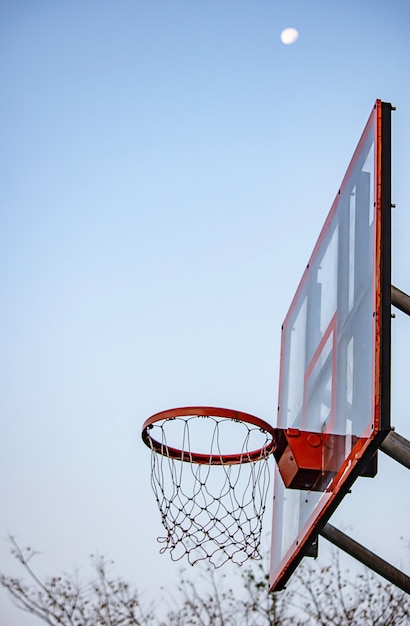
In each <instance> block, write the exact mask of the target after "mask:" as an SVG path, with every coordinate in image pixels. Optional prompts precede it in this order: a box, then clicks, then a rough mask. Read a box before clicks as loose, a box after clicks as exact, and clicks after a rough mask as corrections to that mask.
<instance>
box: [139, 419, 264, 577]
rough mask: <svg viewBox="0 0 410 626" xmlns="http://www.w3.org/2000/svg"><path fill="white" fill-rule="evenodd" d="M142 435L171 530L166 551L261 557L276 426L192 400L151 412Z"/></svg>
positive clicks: (217, 562) (219, 560) (220, 559)
mask: <svg viewBox="0 0 410 626" xmlns="http://www.w3.org/2000/svg"><path fill="white" fill-rule="evenodd" d="M142 439H143V441H144V443H145V444H146V445H147V446H148V447H149V448H150V449H151V452H152V460H151V484H152V488H153V491H154V494H155V498H156V500H157V504H158V507H159V510H160V513H161V518H162V523H163V526H164V528H165V531H166V536H164V537H159V538H158V541H159V542H160V543H162V544H164V545H163V547H162V548H161V550H160V552H161V553H163V552H166V551H167V550H168V551H169V552H170V555H171V558H172V560H174V561H178V560H179V559H181V558H183V557H184V556H185V555H187V558H188V561H189V562H190V563H191V564H192V565H193V564H194V563H196V562H197V561H200V560H201V559H208V560H209V561H210V562H211V563H212V564H213V565H214V566H215V567H220V566H221V565H222V564H223V563H225V562H226V561H228V560H231V561H233V562H235V563H238V564H242V563H243V562H244V561H246V560H247V559H248V558H253V559H260V558H261V555H260V552H259V547H260V536H261V530H262V518H263V513H264V511H265V508H266V496H267V491H268V487H269V481H270V471H269V464H268V459H269V457H270V455H271V453H272V452H273V451H274V449H275V430H274V428H272V427H271V426H270V425H269V424H268V423H267V422H265V421H263V420H261V419H259V418H258V417H255V416H253V415H249V414H248V413H243V412H241V411H233V410H230V409H221V408H214V407H184V408H179V409H170V410H167V411H162V412H160V413H156V414H155V415H153V416H152V417H150V418H148V419H147V420H146V421H145V423H144V425H143V427H142ZM238 450H239V452H238Z"/></svg>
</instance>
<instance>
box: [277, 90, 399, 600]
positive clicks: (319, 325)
mask: <svg viewBox="0 0 410 626" xmlns="http://www.w3.org/2000/svg"><path fill="white" fill-rule="evenodd" d="M390 117H391V105H390V104H387V103H383V102H381V101H380V100H378V101H377V102H376V104H375V106H374V108H373V110H372V113H371V115H370V118H369V120H368V122H367V124H366V127H365V129H364V132H363V134H362V137H361V139H360V141H359V144H358V146H357V148H356V151H355V153H354V155H353V158H352V160H351V163H350V165H349V167H348V170H347V172H346V175H345V177H344V179H343V182H342V185H341V187H340V190H339V191H338V193H337V196H336V199H335V201H334V203H333V205H332V207H331V210H330V213H329V215H328V217H327V219H326V221H325V224H324V226H323V229H322V231H321V233H320V235H319V238H318V241H317V244H316V246H315V248H314V250H313V253H312V255H311V258H310V260H309V263H308V265H307V267H306V269H305V272H304V274H303V276H302V279H301V281H300V284H299V286H298V288H297V291H296V294H295V297H294V299H293V301H292V303H291V306H290V308H289V311H288V314H287V316H286V319H285V321H284V323H283V326H282V345H281V370H280V381H279V400H278V417H277V427H278V428H280V429H284V430H287V432H288V434H290V436H292V437H293V438H294V439H293V441H294V442H295V446H294V450H297V449H298V448H297V446H298V437H299V438H300V449H302V446H303V450H304V451H306V449H307V448H309V446H310V448H311V451H312V454H313V453H316V454H320V457H321V460H320V464H321V465H320V471H319V472H316V474H314V475H313V478H312V476H310V475H308V474H309V472H305V474H303V472H302V474H300V473H299V474H297V478H293V476H290V477H289V481H288V482H287V485H291V488H287V487H285V483H284V481H283V475H284V472H283V471H281V472H280V471H279V469H278V468H276V470H275V486H274V506H273V527H272V550H271V583H270V584H271V589H272V590H279V589H282V588H283V587H284V585H285V584H286V581H287V580H288V579H289V577H290V575H291V574H292V572H293V571H294V569H295V568H296V567H297V565H298V563H299V562H300V560H301V559H302V558H303V556H304V555H305V554H307V553H308V552H309V548H310V546H311V545H312V542H313V541H314V540H315V538H316V537H317V534H318V532H320V530H321V528H322V527H323V526H324V524H325V523H326V522H327V520H328V519H329V517H330V516H331V514H332V513H333V511H334V510H335V508H336V507H337V506H338V504H339V503H340V501H341V500H342V498H343V497H344V495H345V494H346V493H347V491H348V490H349V489H350V487H351V485H352V484H353V482H354V480H355V479H356V478H357V476H359V475H360V474H361V473H363V471H364V469H365V467H366V465H367V464H368V463H369V461H370V460H371V458H372V456H373V455H374V454H375V451H376V450H377V447H378V446H379V445H380V442H381V441H382V440H383V438H384V437H385V436H386V434H387V433H388V431H389V429H390V304H391V303H390V285H391V267H390V266H391V262H390V230H391V228H390V213H391V199H390V196H391V181H390V179H391V174H390V170H391V165H390V161H391V147H390V144H391V138H390V135H391V121H390ZM302 434H303V435H304V438H302V437H301V435H302ZM302 439H303V441H302ZM319 441H320V449H319V443H318V442H319ZM306 442H308V443H306ZM310 448H309V449H310ZM315 448H316V451H315ZM318 451H319V452H318ZM292 455H293V456H294V454H293V451H292ZM293 456H291V457H289V456H288V460H287V463H288V465H289V458H290V459H291V460H292V461H293ZM304 480H306V482H305V483H304ZM292 481H293V482H292Z"/></svg>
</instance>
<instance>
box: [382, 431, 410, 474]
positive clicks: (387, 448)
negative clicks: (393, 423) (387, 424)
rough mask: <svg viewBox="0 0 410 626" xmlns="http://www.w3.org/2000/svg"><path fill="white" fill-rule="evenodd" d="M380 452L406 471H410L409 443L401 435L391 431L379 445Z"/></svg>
mask: <svg viewBox="0 0 410 626" xmlns="http://www.w3.org/2000/svg"><path fill="white" fill-rule="evenodd" d="M380 450H382V451H383V452H384V453H385V454H388V455H389V456H391V458H392V459H394V460H395V461H397V462H398V463H401V464H402V465H404V467H407V469H410V441H407V439H405V438H404V437H402V436H401V435H398V434H397V433H395V432H394V431H393V430H392V431H390V432H389V434H388V435H387V437H386V439H385V440H384V441H383V443H382V444H381V446H380Z"/></svg>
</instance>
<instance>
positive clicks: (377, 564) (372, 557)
mask: <svg viewBox="0 0 410 626" xmlns="http://www.w3.org/2000/svg"><path fill="white" fill-rule="evenodd" d="M320 534H321V535H322V537H324V538H325V539H327V540H328V541H330V542H331V543H333V544H334V545H335V546H337V547H338V548H340V549H341V550H344V551H345V552H347V554H350V556H352V557H354V558H355V559H357V560H358V561H360V562H361V563H363V564H364V565H366V566H367V567H370V569H372V570H373V571H374V572H376V574H380V576H383V578H385V579H386V580H388V581H389V582H391V583H393V585H396V587H399V589H402V590H403V591H405V592H406V593H410V576H407V574H405V573H404V572H401V571H400V570H398V569H397V568H395V567H393V565H390V563H387V561H384V560H383V559H382V558H380V557H379V556H377V555H376V554H374V552H371V551H370V550H368V549H367V548H365V547H364V546H362V545H361V544H360V543H357V541H355V540H354V539H352V538H351V537H348V535H345V533H343V532H342V531H341V530H339V529H338V528H335V527H334V526H332V525H331V524H326V525H325V527H324V528H323V529H322V531H321V533H320Z"/></svg>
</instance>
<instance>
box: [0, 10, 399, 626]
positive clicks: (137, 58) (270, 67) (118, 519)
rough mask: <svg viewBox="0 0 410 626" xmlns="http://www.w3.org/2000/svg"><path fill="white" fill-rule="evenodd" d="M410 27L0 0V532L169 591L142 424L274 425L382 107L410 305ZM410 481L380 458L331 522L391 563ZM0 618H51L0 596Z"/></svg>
mask: <svg viewBox="0 0 410 626" xmlns="http://www.w3.org/2000/svg"><path fill="white" fill-rule="evenodd" d="M409 18H410V9H409V7H408V5H407V2H405V1H404V0H402V1H401V0H390V1H389V2H386V1H385V0H383V1H382V0H373V1H371V2H370V1H367V0H362V1H353V0H343V1H342V0H335V1H330V0H326V1H325V0H322V1H320V0H310V1H309V2H307V1H306V0H304V1H299V0H294V1H289V2H285V1H282V2H274V1H270V2H268V1H265V0H260V1H259V0H255V1H254V2H250V1H249V0H248V1H244V0H237V1H236V2H232V1H228V0H218V1H216V0H208V1H207V2H195V1H194V0H174V2H165V1H159V0H152V1H150V2H142V1H138V0H134V1H131V0H122V1H121V2H109V1H107V0H99V1H98V2H97V1H96V0H89V1H87V2H79V1H76V0H73V1H71V2H68V1H67V2H62V1H59V2H57V1H51V0H50V1H46V0H39V1H38V2H35V3H34V2H29V1H25V0H21V1H20V2H12V1H7V0H2V1H1V2H0V72H1V81H0V85H1V87H0V89H1V92H2V93H1V96H0V113H1V114H0V134H1V137H2V141H1V145H0V159H1V169H0V172H1V174H0V176H1V184H0V280H1V286H2V306H1V308H0V329H1V330H0V341H1V362H0V367H1V376H0V380H1V393H0V412H1V416H2V419H1V422H0V476H1V478H0V498H1V502H2V506H1V507H0V538H2V537H6V536H7V533H8V532H12V533H15V534H16V536H17V537H18V538H19V539H20V540H21V541H22V542H23V543H31V544H32V545H34V546H35V547H36V548H37V549H39V550H40V551H41V552H42V553H43V555H42V556H41V557H39V560H38V563H39V568H40V571H44V572H50V573H52V572H54V571H61V570H62V569H65V570H70V569H72V568H73V567H74V566H75V565H78V566H80V567H81V566H83V565H84V566H85V565H86V562H87V555H88V554H89V553H90V552H93V551H95V550H99V551H100V552H104V553H108V554H109V555H110V556H111V557H112V558H114V559H115V561H116V562H117V564H118V571H119V572H121V573H124V575H125V576H129V577H130V578H132V579H133V580H134V581H135V582H136V584H137V585H138V586H139V587H141V588H143V589H145V590H147V592H148V593H149V594H151V592H152V593H153V592H154V591H155V590H157V589H158V588H159V587H160V586H161V585H164V584H165V585H168V586H170V585H172V581H173V578H175V575H176V572H177V571H178V569H179V566H178V565H175V564H172V563H170V562H169V559H168V556H167V555H164V556H159V555H158V544H157V542H156V537H157V535H159V534H161V526H160V519H159V515H158V513H157V510H156V505H155V501H154V498H153V495H152V493H151V489H150V485H149V465H150V460H149V453H148V451H147V450H146V449H145V447H144V446H143V444H142V443H141V442H140V438H139V437H140V436H139V431H140V426H141V424H142V422H143V421H144V419H145V418H146V417H148V416H149V415H150V414H152V413H154V412H156V411H159V410H161V409H165V408H168V407H172V406H179V405H189V404H210V405H216V406H218V405H221V406H227V407H232V408H237V409H241V410H244V411H249V412H250V413H253V414H255V415H258V416H260V417H262V418H263V419H266V420H268V421H271V422H272V423H274V422H275V417H276V415H275V407H276V404H277V388H278V369H279V350H280V328H281V324H282V321H283V319H284V317H285V315H286V311H287V309H288V306H289V303H290V301H291V298H292V295H293V293H294V291H295V289H296V287H297V284H298V282H299V279H300V277H301V274H302V271H303V269H304V267H305V264H306V262H307V260H308V258H309V256H310V253H311V251H312V248H313V246H314V243H315V241H316V239H317V236H318V234H319V231H320V228H321V226H322V223H323V221H324V219H325V217H326V215H327V212H328V210H329V209H330V206H331V204H332V202H333V199H334V197H335V195H336V192H337V190H338V185H339V184H340V182H341V180H342V178H343V175H344V172H345V170H346V168H347V165H348V163H349V160H350V157H351V155H352V153H353V151H354V148H355V146H356V143H357V141H358V139H359V137H360V134H361V131H362V129H363V127H364V125H365V122H366V120H367V118H368V115H369V114H370V111H371V108H372V106H373V103H374V101H375V100H376V98H381V99H382V100H385V101H389V102H392V103H393V104H394V105H395V106H396V107H397V112H395V113H394V114H393V202H395V203H396V205H397V207H396V209H394V212H393V282H394V283H395V284H396V285H397V286H398V287H400V288H401V289H403V290H404V291H407V292H410V278H409V273H408V243H407V242H408V241H409V237H410V213H409V206H410V189H409V184H408V171H409V169H410V151H409V145H410V104H409V102H410V98H409V97H410V87H409V84H410V83H409V80H408V59H409V58H410V37H409V34H410V32H409V31H410V27H409V23H410V20H409ZM288 26H293V27H295V28H297V29H298V31H299V38H298V40H297V41H296V43H294V44H293V45H290V46H284V45H283V44H282V43H281V41H280V32H281V30H282V29H283V28H285V27H288ZM409 326H410V325H409V323H408V321H407V320H406V319H405V316H404V315H401V314H400V313H398V314H397V318H396V320H395V321H394V327H393V413H392V422H393V424H394V425H395V426H396V428H397V431H398V432H399V433H401V434H403V435H404V436H407V437H410V431H409V426H408V419H407V416H408V407H407V403H406V400H405V398H406V396H407V384H408V383H407V362H408V359H407V355H406V349H405V348H406V345H407V346H408V345H409V340H410V332H409V328H408V327H409ZM406 340H407V343H406ZM406 478H407V480H408V477H407V474H404V473H403V472H402V470H401V469H400V468H398V467H397V466H396V465H395V464H394V463H393V462H390V461H389V460H388V459H381V461H380V473H379V476H378V478H376V479H375V480H374V481H362V483H361V484H360V485H358V488H357V489H356V490H355V491H354V492H353V494H352V495H351V496H350V499H349V501H348V502H344V503H343V505H342V507H341V510H340V511H339V512H338V513H337V514H336V516H335V517H337V516H338V517H337V520H338V521H339V524H340V525H341V526H344V527H345V528H347V527H349V528H350V529H351V532H352V535H353V536H356V537H357V538H358V539H359V540H362V541H363V542H364V543H367V545H369V547H371V548H372V549H374V550H375V551H378V552H379V553H381V552H382V551H383V550H385V552H386V553H385V554H384V556H385V557H386V558H391V559H392V560H393V561H395V562H396V564H400V563H399V562H400V559H402V558H404V557H403V543H402V542H401V541H400V535H401V534H403V533H405V530H406V528H408V526H409V519H410V502H409V500H408V496H405V493H407V491H408V490H407V491H405V492H403V487H402V485H403V484H404V483H403V481H404V480H405V479H406ZM381 493H383V496H382V499H383V501H384V502H385V508H384V507H383V508H384V510H383V511H381V510H380V500H381V495H380V494H381ZM389 498H390V500H389ZM406 498H407V499H406ZM360 505H363V510H362V511H361V510H360ZM369 511H370V512H371V516H370V517H371V519H370V520H369V516H368V512H369ZM389 511H390V512H389ZM392 515H393V516H394V520H392V519H391V516H392ZM366 519H367V521H366ZM335 523H336V522H335ZM369 526H370V527H369ZM387 528H389V532H388V538H387V539H386V537H384V540H383V542H381V541H380V536H381V534H382V535H383V534H384V533H385V532H386V529H387ZM266 532H269V519H268V518H267V519H266ZM381 543H384V545H380V544H381ZM407 561H408V555H407ZM0 562H1V564H2V566H1V568H2V569H3V570H5V571H12V570H13V567H14V565H13V563H12V561H11V560H10V558H9V557H8V547H7V544H6V543H5V542H0ZM401 566H402V567H404V564H403V563H402V564H401ZM0 616H1V617H2V618H3V621H4V620H5V619H6V618H7V619H8V623H13V624H16V626H20V625H22V626H25V625H29V624H31V623H36V622H35V620H34V621H33V619H32V618H30V617H29V616H26V615H20V613H19V612H18V611H17V610H16V609H15V608H14V607H13V606H12V605H11V603H10V602H9V600H8V598H7V597H6V595H5V594H4V593H3V592H1V594H0Z"/></svg>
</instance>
